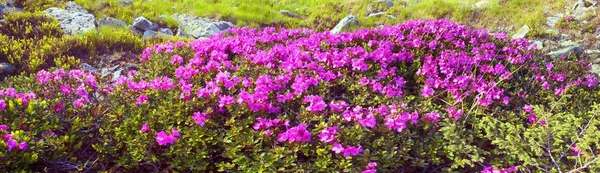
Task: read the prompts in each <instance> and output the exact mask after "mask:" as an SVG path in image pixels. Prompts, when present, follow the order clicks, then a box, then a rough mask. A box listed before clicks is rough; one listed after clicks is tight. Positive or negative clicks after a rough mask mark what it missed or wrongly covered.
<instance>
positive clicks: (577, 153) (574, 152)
mask: <svg viewBox="0 0 600 173" xmlns="http://www.w3.org/2000/svg"><path fill="white" fill-rule="evenodd" d="M571 151H573V155H575V156H580V155H581V151H580V150H579V149H577V144H575V143H573V144H572V145H571Z"/></svg>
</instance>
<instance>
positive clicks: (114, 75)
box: [110, 69, 123, 82]
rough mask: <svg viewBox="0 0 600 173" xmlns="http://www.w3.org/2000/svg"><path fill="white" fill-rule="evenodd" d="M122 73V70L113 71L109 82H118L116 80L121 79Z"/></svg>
mask: <svg viewBox="0 0 600 173" xmlns="http://www.w3.org/2000/svg"><path fill="white" fill-rule="evenodd" d="M122 72H123V70H122V69H119V70H117V71H115V72H114V73H113V77H112V79H111V80H110V81H111V82H115V81H117V80H118V79H119V78H120V77H121V73H122Z"/></svg>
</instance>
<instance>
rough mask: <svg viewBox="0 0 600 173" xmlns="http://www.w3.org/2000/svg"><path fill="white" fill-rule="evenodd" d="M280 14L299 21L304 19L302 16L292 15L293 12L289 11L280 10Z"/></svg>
mask: <svg viewBox="0 0 600 173" xmlns="http://www.w3.org/2000/svg"><path fill="white" fill-rule="evenodd" d="M279 13H280V14H282V15H284V16H287V17H291V18H298V19H301V18H302V17H301V16H300V15H297V14H296V13H292V12H291V11H288V10H279Z"/></svg>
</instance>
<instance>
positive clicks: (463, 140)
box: [0, 20, 600, 172]
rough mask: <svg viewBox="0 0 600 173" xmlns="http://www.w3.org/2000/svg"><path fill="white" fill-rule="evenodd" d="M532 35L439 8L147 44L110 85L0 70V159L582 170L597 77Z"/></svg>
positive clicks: (83, 165)
mask: <svg viewBox="0 0 600 173" xmlns="http://www.w3.org/2000/svg"><path fill="white" fill-rule="evenodd" d="M533 47H534V46H533V45H530V43H529V42H528V41H527V40H525V39H509V38H507V36H506V34H502V33H498V34H493V35H490V34H488V32H487V31H486V30H475V29H472V28H470V27H467V26H464V25H459V24H456V23H453V22H450V21H448V20H413V21H409V22H406V23H403V24H400V25H395V26H386V27H381V28H376V29H361V30H357V31H355V32H349V33H341V34H330V33H329V32H316V31H313V30H308V29H292V30H286V29H275V28H266V29H263V30H257V29H251V28H238V29H232V30H230V31H229V32H227V33H221V34H218V35H215V36H213V37H212V38H210V39H208V40H196V41H192V42H187V43H186V42H168V43H165V44H157V45H154V46H151V47H148V48H146V49H145V50H144V51H143V52H142V54H141V56H140V61H141V63H142V65H141V67H140V69H139V70H138V71H130V72H128V73H127V75H125V76H122V77H121V78H119V79H118V80H117V81H115V82H108V81H105V80H101V79H100V77H99V76H96V75H94V74H92V73H88V72H85V71H81V70H65V69H52V70H48V71H47V70H42V71H40V72H38V73H36V74H32V75H21V76H16V77H11V78H9V79H7V80H6V81H4V82H3V83H2V87H1V88H2V89H1V90H0V112H1V113H2V115H3V116H2V117H1V118H0V124H1V126H0V134H1V135H3V140H0V148H4V149H0V158H2V159H0V161H1V162H2V164H0V165H2V166H1V167H0V169H3V170H36V171H49V172H52V171H83V170H86V171H90V170H93V171H101V170H102V171H113V172H114V171H159V170H171V171H220V172H260V171H266V172H276V171H290V172H291V171H293V172H303V171H306V172H336V171H338V172H361V171H364V172H375V171H379V172H401V171H407V172H415V171H424V172H442V171H443V172H449V171H458V172H479V171H481V172H493V171H504V172H516V171H537V172H551V171H558V172H563V171H565V172H566V171H587V172H594V171H597V170H598V163H597V158H598V157H597V154H596V153H597V152H598V150H597V148H596V147H597V146H598V142H599V141H598V140H597V139H598V135H600V134H599V133H598V132H597V128H598V127H599V125H600V122H599V121H598V120H597V118H596V115H597V112H598V110H599V109H600V107H599V106H598V105H597V104H595V103H597V101H598V100H597V99H598V96H599V94H600V93H599V92H598V88H597V85H598V81H597V76H595V75H593V74H588V73H587V69H588V68H589V65H588V64H586V63H585V62H583V61H579V60H577V59H576V58H575V57H573V56H563V57H560V58H556V59H549V58H545V57H542V56H540V55H539V54H537V52H536V51H535V50H534V49H533ZM591 103H593V104H591Z"/></svg>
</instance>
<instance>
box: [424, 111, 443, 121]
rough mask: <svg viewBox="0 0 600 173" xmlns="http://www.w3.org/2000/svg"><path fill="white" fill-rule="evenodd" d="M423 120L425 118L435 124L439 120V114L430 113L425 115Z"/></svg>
mask: <svg viewBox="0 0 600 173" xmlns="http://www.w3.org/2000/svg"><path fill="white" fill-rule="evenodd" d="M425 118H427V120H429V121H430V122H432V123H437V122H438V120H439V118H440V114H439V113H437V112H430V113H427V114H425Z"/></svg>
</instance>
